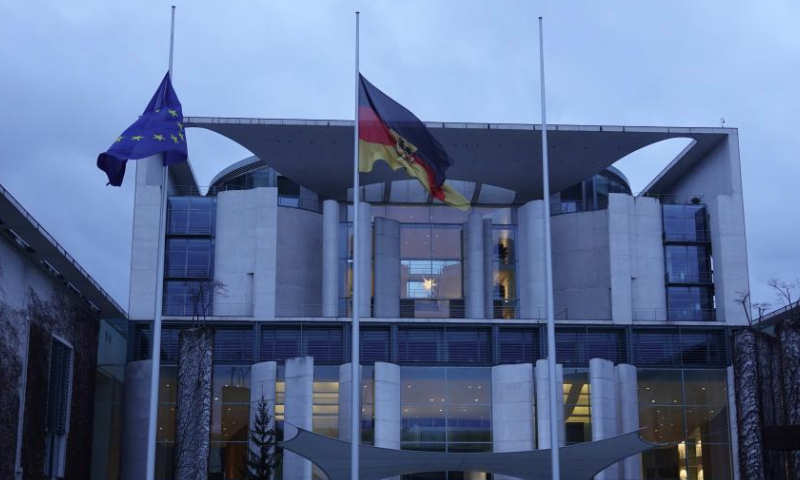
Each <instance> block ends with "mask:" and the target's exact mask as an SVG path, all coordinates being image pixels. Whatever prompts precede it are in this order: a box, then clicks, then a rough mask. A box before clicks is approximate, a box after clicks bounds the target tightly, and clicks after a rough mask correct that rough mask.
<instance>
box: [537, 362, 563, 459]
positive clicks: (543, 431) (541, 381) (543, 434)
mask: <svg viewBox="0 0 800 480" xmlns="http://www.w3.org/2000/svg"><path fill="white" fill-rule="evenodd" d="M535 375H536V427H537V429H538V433H539V446H538V448H539V450H545V449H548V448H550V390H549V388H550V384H549V378H550V376H549V375H548V371H547V360H546V359H541V360H537V361H536V372H535ZM556 390H557V392H558V404H559V408H558V419H557V420H558V423H559V425H561V431H560V432H559V437H558V443H559V445H560V446H564V444H565V442H566V438H567V435H566V427H565V425H564V395H563V391H564V368H563V367H562V366H561V364H558V365H556Z"/></svg>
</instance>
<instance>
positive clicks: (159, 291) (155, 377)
mask: <svg viewBox="0 0 800 480" xmlns="http://www.w3.org/2000/svg"><path fill="white" fill-rule="evenodd" d="M174 50H175V5H173V6H172V18H171V21H170V30H169V76H170V81H172V57H173V53H174ZM160 157H161V161H162V163H163V160H164V154H163V153H162V154H160ZM167 168H168V167H167V166H166V165H164V167H163V169H162V170H163V173H162V176H161V206H160V212H159V220H158V262H157V264H156V265H157V266H156V301H155V311H154V312H153V314H154V315H153V348H152V349H151V352H150V357H151V362H152V370H151V372H150V411H149V416H148V426H147V470H146V475H147V477H146V479H147V480H153V479H154V477H155V466H156V424H157V420H158V384H159V377H160V367H161V309H162V303H163V299H164V249H165V243H166V238H165V236H166V235H165V234H166V224H167V187H168V184H167V179H168V178H169V176H168V174H167Z"/></svg>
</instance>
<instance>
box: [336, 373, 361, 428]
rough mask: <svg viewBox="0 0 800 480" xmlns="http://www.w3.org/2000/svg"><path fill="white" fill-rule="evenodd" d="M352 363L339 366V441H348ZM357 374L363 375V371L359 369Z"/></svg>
mask: <svg viewBox="0 0 800 480" xmlns="http://www.w3.org/2000/svg"><path fill="white" fill-rule="evenodd" d="M351 365H352V363H345V364H343V365H339V440H347V441H348V442H349V441H350V438H351V435H350V418H351V415H350V409H351V408H352V403H351V402H350V398H352V397H351V393H352V390H351V389H352V388H353V382H352V380H351V379H352V377H353V375H352V373H353V368H352V366H351ZM359 372H361V375H363V369H362V368H361V367H359Z"/></svg>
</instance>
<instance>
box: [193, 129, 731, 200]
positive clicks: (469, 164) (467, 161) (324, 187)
mask: <svg viewBox="0 0 800 480" xmlns="http://www.w3.org/2000/svg"><path fill="white" fill-rule="evenodd" d="M185 124H186V126H188V127H199V128H205V129H208V130H211V131H214V132H216V133H219V134H220V135H223V136H225V137H227V138H229V139H231V140H233V141H235V142H237V143H239V144H240V145H242V146H243V147H245V148H247V149H248V150H249V151H250V152H252V153H253V154H254V155H255V156H256V157H258V159H260V160H261V161H263V162H265V164H266V165H269V166H270V167H272V168H274V169H275V170H276V171H278V172H280V173H281V174H282V175H284V176H285V177H287V178H289V179H290V180H292V181H294V182H295V183H298V184H300V185H302V186H304V187H306V188H309V189H311V190H314V191H316V192H317V193H319V194H320V195H322V196H323V197H326V198H332V199H336V200H340V201H344V200H346V198H347V190H348V188H350V187H351V186H352V175H353V167H352V165H353V122H352V121H346V120H285V119H282V120H281V119H278V120H270V119H252V118H219V117H187V118H185ZM426 125H427V126H428V128H430V129H431V131H432V132H433V134H434V135H435V136H436V137H437V139H438V140H439V141H440V142H441V143H442V145H443V146H444V147H445V148H446V149H447V151H448V153H449V154H450V156H451V157H452V158H453V159H454V161H455V164H454V165H453V166H452V167H451V168H450V169H449V170H448V172H447V177H448V179H451V180H464V181H470V182H476V183H483V184H489V185H494V186H497V187H502V188H505V189H508V190H511V191H513V192H516V198H515V200H514V203H522V202H527V201H529V200H535V199H538V198H541V196H542V181H541V179H542V178H541V176H542V171H541V170H542V169H541V150H542V147H541V125H534V124H487V123H443V122H427V123H426ZM734 131H735V129H728V128H673V127H623V126H597V125H589V126H587V125H550V126H548V145H549V152H550V188H551V191H553V192H557V191H560V190H563V189H565V188H567V187H570V186H572V185H575V184H576V183H578V182H580V181H582V180H584V179H585V178H588V177H590V176H592V175H594V174H596V173H599V172H600V171H602V170H603V169H605V168H607V167H609V166H611V165H612V164H613V163H614V162H616V161H617V160H619V159H621V158H623V157H625V156H626V155H628V154H630V153H633V152H635V151H637V150H639V149H641V148H643V147H646V146H648V145H651V144H653V143H657V142H660V141H662V140H668V139H672V138H689V139H691V140H693V142H692V143H691V145H690V146H689V147H687V149H685V150H684V151H683V152H681V154H680V155H679V156H678V157H677V158H676V159H675V160H674V161H673V163H672V164H670V166H669V168H668V169H665V171H664V172H662V173H661V174H660V175H659V177H658V178H665V172H667V170H671V169H681V170H685V169H688V168H691V166H692V165H694V164H695V163H697V162H698V161H700V160H701V159H702V158H703V157H704V155H705V154H706V153H707V152H709V151H710V150H711V149H712V148H714V146H716V145H717V144H718V143H719V142H721V141H722V140H723V139H725V138H727V136H728V135H729V134H731V132H734ZM240 167H242V165H239V164H236V165H232V166H231V167H229V168H228V169H226V170H225V171H223V172H222V173H221V174H220V175H218V177H217V179H216V180H219V178H220V177H222V176H225V174H226V173H231V171H233V170H236V169H237V168H240ZM407 178H408V177H407V176H406V175H405V174H404V173H403V172H394V171H392V170H391V169H390V168H389V167H388V166H386V165H384V164H383V163H382V162H381V163H379V164H378V166H376V168H375V170H374V171H373V172H372V173H369V174H363V175H362V184H364V185H367V184H372V183H380V182H387V181H393V180H401V179H407Z"/></svg>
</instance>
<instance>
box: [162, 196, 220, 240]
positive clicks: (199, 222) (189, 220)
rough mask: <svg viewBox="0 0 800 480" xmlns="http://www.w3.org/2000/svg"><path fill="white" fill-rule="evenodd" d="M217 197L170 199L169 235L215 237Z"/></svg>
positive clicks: (168, 207) (168, 211)
mask: <svg viewBox="0 0 800 480" xmlns="http://www.w3.org/2000/svg"><path fill="white" fill-rule="evenodd" d="M215 217H216V197H170V198H169V200H168V202H167V226H168V228H167V234H168V235H213V234H214V220H215Z"/></svg>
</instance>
